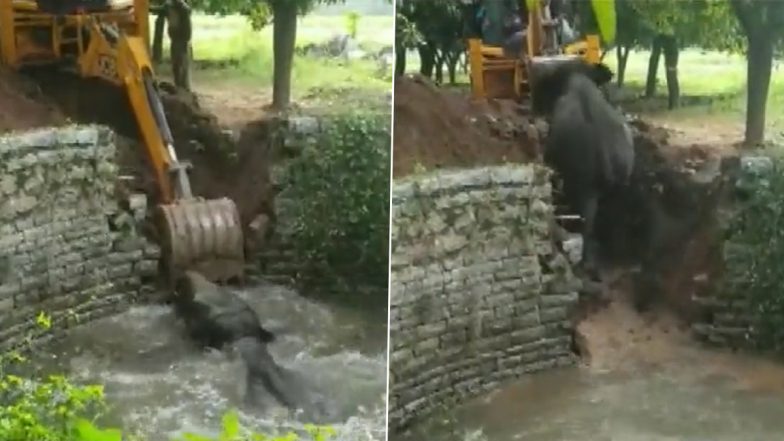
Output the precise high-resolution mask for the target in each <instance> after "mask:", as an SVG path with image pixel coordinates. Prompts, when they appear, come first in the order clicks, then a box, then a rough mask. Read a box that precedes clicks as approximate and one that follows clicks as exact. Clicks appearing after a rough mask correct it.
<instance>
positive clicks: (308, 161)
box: [286, 112, 390, 286]
mask: <svg viewBox="0 0 784 441" xmlns="http://www.w3.org/2000/svg"><path fill="white" fill-rule="evenodd" d="M323 124H324V126H325V127H324V129H323V130H322V133H321V135H320V136H319V137H318V138H316V139H312V140H311V141H310V142H307V143H306V146H305V147H304V149H303V151H302V153H301V154H300V155H299V156H298V157H297V158H296V159H294V160H293V161H292V164H291V165H290V166H289V168H288V173H287V174H286V180H287V186H288V188H289V189H290V190H287V191H290V192H291V197H292V199H293V200H296V201H297V204H295V205H296V206H295V208H294V209H295V212H294V216H293V217H294V219H295V220H294V225H293V228H294V234H293V236H294V237H293V240H294V246H295V248H296V250H297V252H298V253H299V255H300V257H301V258H302V259H303V260H304V261H306V262H308V263H309V264H310V268H311V269H312V270H313V271H317V272H322V271H326V272H328V273H329V274H333V275H336V276H342V277H346V278H350V279H351V280H354V281H361V282H367V283H373V284H379V285H380V286H386V280H387V260H388V256H387V254H388V251H387V248H388V231H389V224H388V220H389V158H390V145H389V139H390V118H389V115H388V114H381V115H368V114H367V113H359V112H357V113H350V114H347V115H339V116H335V117H334V119H330V120H329V121H327V122H324V123H323Z"/></svg>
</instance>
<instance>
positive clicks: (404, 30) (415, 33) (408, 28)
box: [395, 12, 424, 50]
mask: <svg viewBox="0 0 784 441" xmlns="http://www.w3.org/2000/svg"><path fill="white" fill-rule="evenodd" d="M423 42H424V36H423V35H422V33H421V32H419V29H417V27H416V23H414V22H413V21H411V20H409V18H408V17H407V16H406V15H404V14H402V13H400V12H398V13H397V15H396V17H395V46H396V50H405V49H411V48H415V47H417V46H419V45H420V44H421V43H423Z"/></svg>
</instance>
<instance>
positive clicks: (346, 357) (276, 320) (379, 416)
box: [37, 280, 386, 441]
mask: <svg viewBox="0 0 784 441" xmlns="http://www.w3.org/2000/svg"><path fill="white" fill-rule="evenodd" d="M238 294H239V295H241V296H242V297H243V298H245V299H246V300H247V301H248V302H249V303H250V304H251V306H252V307H253V308H254V309H255V311H256V312H257V313H258V315H259V318H260V320H261V322H262V323H263V324H264V325H265V326H266V327H268V328H269V329H271V330H273V331H274V332H276V333H277V334H278V341H277V342H275V343H273V344H272V345H271V346H270V352H271V354H272V356H273V357H274V358H275V359H276V361H277V362H278V363H280V364H281V365H283V366H285V367H288V368H291V369H294V370H296V371H298V372H300V373H302V374H304V375H305V376H306V377H307V378H309V379H310V380H311V381H312V382H314V383H315V385H316V387H317V388H319V389H320V391H321V392H323V393H324V394H325V395H326V396H327V397H329V398H330V399H331V400H333V403H334V405H335V406H337V408H338V409H337V414H338V415H339V421H336V422H335V423H334V424H332V425H333V427H335V428H336V429H337V430H338V432H339V438H338V439H341V440H368V441H370V440H381V439H384V433H385V428H384V425H385V415H384V412H385V397H384V394H385V389H386V352H385V351H384V348H385V347H386V331H385V327H384V326H383V323H381V322H380V320H382V318H377V317H376V314H365V313H364V312H361V311H357V310H353V309H341V308H337V307H333V306H329V307H327V306H325V305H322V304H318V303H315V302H313V301H311V300H307V299H305V298H304V297H301V296H300V295H299V294H298V293H297V292H295V291H294V290H292V289H289V288H286V287H283V286H280V285H276V284H272V283H269V282H266V281H263V280H256V281H253V282H252V283H251V284H250V285H249V286H248V287H247V288H246V289H242V290H238ZM37 365H38V367H39V368H41V369H44V370H48V371H54V372H62V370H65V371H66V372H68V373H70V374H71V375H72V376H73V378H74V380H75V381H79V382H97V383H100V384H104V385H105V390H106V394H107V398H108V401H109V404H110V406H111V409H112V411H111V413H110V414H109V415H108V417H107V418H106V421H105V422H106V423H108V424H112V425H115V426H121V427H124V428H126V429H128V430H130V431H135V432H137V433H139V434H142V435H145V436H146V437H145V438H144V439H150V440H160V441H164V440H168V439H170V438H171V437H172V436H176V435H178V434H180V433H182V432H196V433H201V434H213V435H217V431H218V430H220V422H221V416H222V415H223V412H225V411H226V410H228V409H230V408H237V409H239V410H240V415H241V420H242V421H243V423H245V424H246V425H247V426H248V427H250V428H254V429H257V430H260V431H266V432H274V431H277V430H284V429H288V428H293V429H296V428H301V427H302V424H303V423H307V422H303V421H298V420H297V418H296V416H293V415H290V414H288V413H287V412H286V411H285V410H284V409H274V410H273V411H272V412H271V413H269V414H259V413H258V412H256V411H254V410H253V409H250V408H246V407H243V404H242V400H243V382H244V368H243V366H242V362H241V361H240V360H239V359H237V358H235V357H233V356H232V355H230V354H229V353H224V352H218V351H213V352H207V353H204V352H201V351H199V350H197V349H195V348H194V347H193V346H192V345H191V343H190V342H189V341H188V340H187V339H186V338H185V332H184V328H183V326H182V324H181V323H180V322H179V320H177V318H176V316H175V315H174V313H173V311H172V309H171V308H170V307H169V306H165V305H149V306H135V307H133V308H131V309H130V310H129V311H127V312H125V313H122V314H120V315H117V316H114V317H110V318H106V319H102V320H99V321H96V322H93V323H89V324H86V325H84V326H81V327H79V328H76V329H75V330H73V331H71V332H70V333H69V334H68V335H67V336H66V337H65V338H64V339H63V340H61V341H59V342H57V343H56V344H55V346H54V347H52V348H50V350H49V355H48V356H46V357H39V358H38V360H37Z"/></svg>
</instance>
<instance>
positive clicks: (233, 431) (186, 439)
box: [174, 410, 335, 441]
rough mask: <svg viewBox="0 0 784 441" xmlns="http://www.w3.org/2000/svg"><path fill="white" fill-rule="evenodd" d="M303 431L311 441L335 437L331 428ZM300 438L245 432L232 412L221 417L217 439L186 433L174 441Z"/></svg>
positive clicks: (310, 427) (290, 434)
mask: <svg viewBox="0 0 784 441" xmlns="http://www.w3.org/2000/svg"><path fill="white" fill-rule="evenodd" d="M305 431H306V432H307V433H308V435H310V437H311V439H312V440H313V441H329V440H330V439H332V437H333V436H334V435H335V429H333V428H332V427H322V426H314V425H306V426H305ZM299 440H301V438H300V437H299V436H298V435H297V434H296V433H294V432H288V433H286V434H285V435H279V436H270V435H265V434H261V433H257V432H252V431H248V430H245V429H244V428H243V427H242V425H241V424H240V419H239V415H238V414H237V412H236V411H234V410H232V411H229V412H227V413H226V414H225V415H223V420H222V431H221V433H220V435H218V437H217V438H210V437H207V436H203V435H197V434H194V433H186V434H184V435H182V437H181V438H179V439H176V440H174V441H299Z"/></svg>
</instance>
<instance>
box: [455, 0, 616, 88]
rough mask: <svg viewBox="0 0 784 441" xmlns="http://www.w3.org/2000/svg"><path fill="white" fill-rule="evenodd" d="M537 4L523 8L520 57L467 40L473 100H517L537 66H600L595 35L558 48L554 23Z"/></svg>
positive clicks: (543, 4)
mask: <svg viewBox="0 0 784 441" xmlns="http://www.w3.org/2000/svg"><path fill="white" fill-rule="evenodd" d="M522 1H525V0H522ZM537 1H539V2H540V5H541V6H540V7H538V8H530V9H529V8H526V9H529V10H528V17H527V18H528V20H527V21H528V27H527V29H526V36H525V38H524V39H522V40H521V44H522V45H523V47H522V48H521V51H520V53H521V54H522V56H510V55H509V54H507V53H505V51H504V49H503V47H501V46H499V45H488V44H485V43H484V42H483V41H482V39H481V38H469V39H468V62H469V72H470V78H471V94H472V96H473V97H474V98H511V99H519V98H522V97H524V96H525V95H526V94H527V93H528V91H529V87H528V80H529V78H530V76H531V72H532V71H534V70H535V69H537V68H538V67H539V66H544V65H553V64H555V63H560V62H567V61H571V60H574V59H576V58H582V59H584V60H585V61H587V62H589V63H592V64H596V63H600V62H601V58H602V53H601V46H600V39H599V36H598V35H595V34H590V35H586V36H585V37H584V38H583V39H582V40H580V41H576V42H573V43H570V44H567V45H564V46H563V47H557V46H556V38H555V26H556V23H555V21H554V20H552V19H551V18H550V16H549V10H548V8H547V7H544V6H546V1H543V0H537ZM522 18H523V17H521V19H522Z"/></svg>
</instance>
